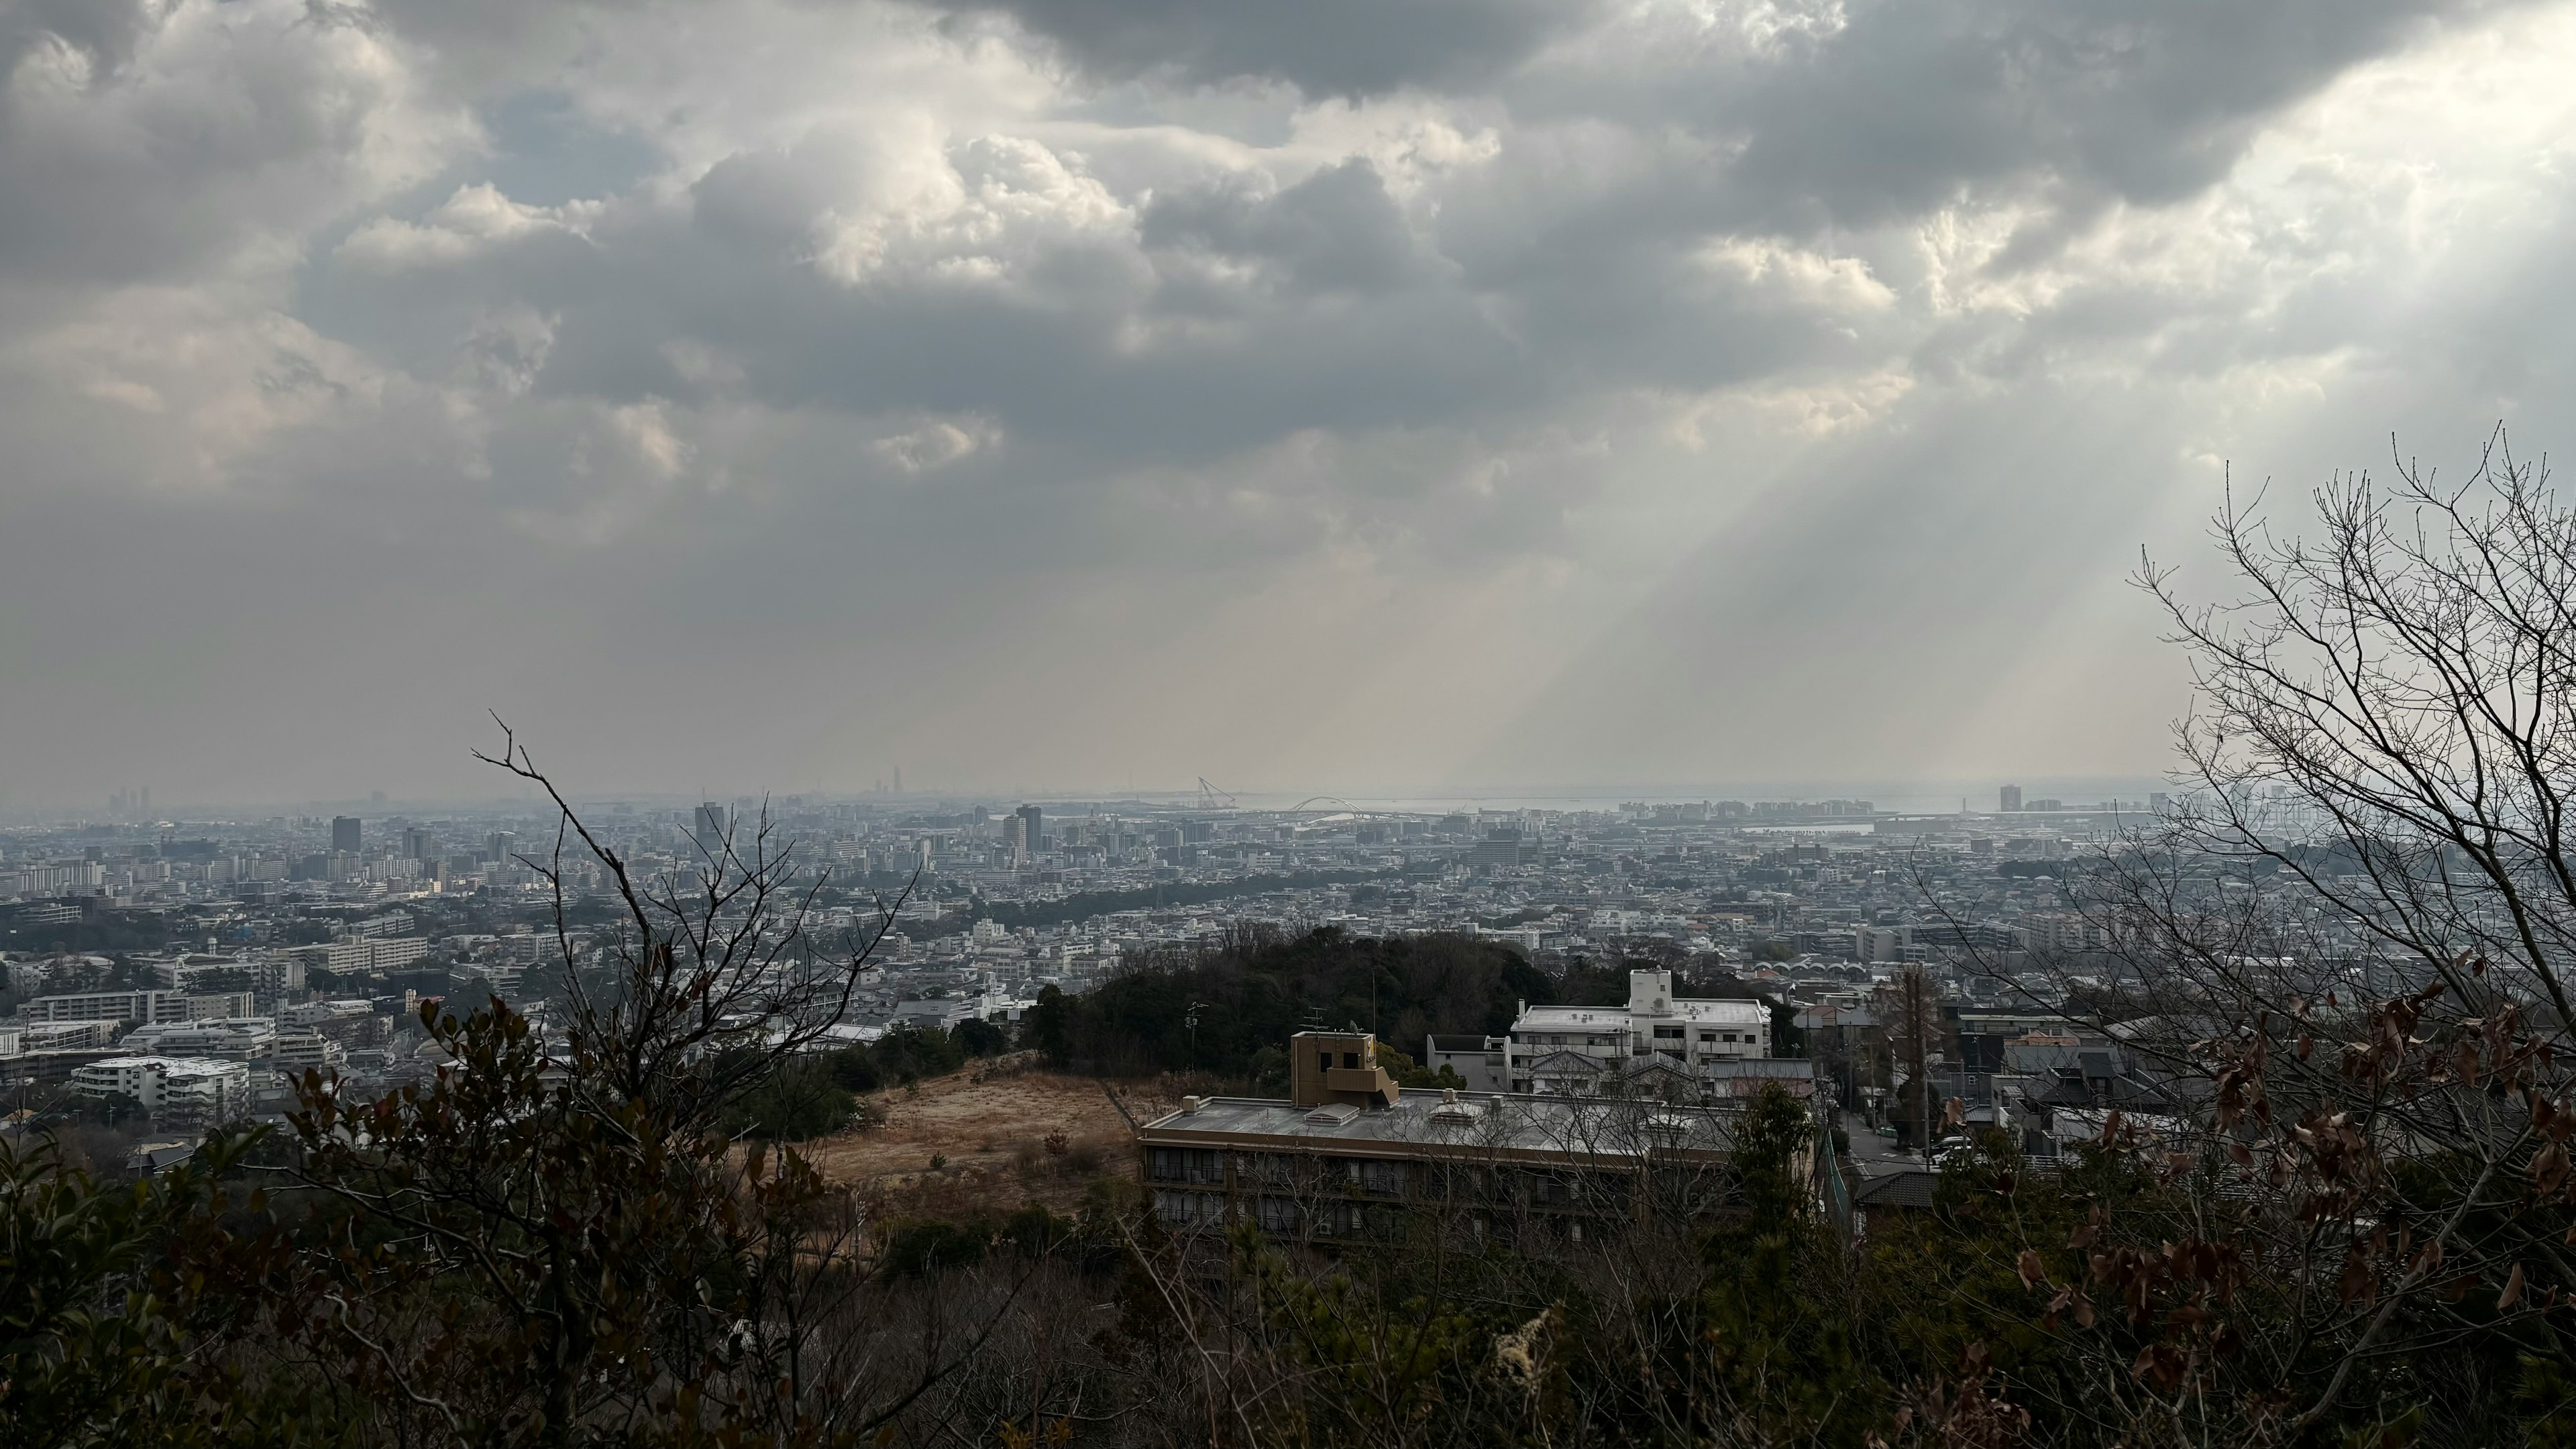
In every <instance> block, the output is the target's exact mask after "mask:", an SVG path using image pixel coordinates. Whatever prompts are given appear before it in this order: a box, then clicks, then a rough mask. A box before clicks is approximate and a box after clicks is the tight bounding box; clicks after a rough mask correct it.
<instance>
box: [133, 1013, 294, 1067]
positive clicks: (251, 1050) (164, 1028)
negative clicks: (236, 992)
mask: <svg viewBox="0 0 2576 1449" xmlns="http://www.w3.org/2000/svg"><path fill="white" fill-rule="evenodd" d="M117 1045H118V1046H119V1047H122V1048H124V1049H125V1050H126V1051H129V1052H133V1053H137V1054H139V1055H146V1056H158V1057H195V1058H205V1059H209V1060H219V1061H234V1062H247V1061H251V1060H254V1059H256V1058H259V1057H265V1056H267V1055H268V1054H269V1053H270V1052H272V1051H274V1050H276V1047H277V1023H276V1022H275V1021H272V1020H270V1019H269V1018H267V1017H265V1016H232V1017H209V1018H207V1019H205V1020H202V1021H187V1022H163V1023H160V1024H158V1025H154V1026H142V1027H137V1028H135V1029H134V1030H133V1031H132V1032H129V1033H127V1034H126V1037H125V1039H124V1040H123V1041H120V1042H118V1043H117Z"/></svg>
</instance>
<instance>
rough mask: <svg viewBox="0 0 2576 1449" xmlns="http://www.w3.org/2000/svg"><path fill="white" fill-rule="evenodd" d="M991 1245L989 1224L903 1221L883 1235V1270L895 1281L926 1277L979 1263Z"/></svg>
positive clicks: (935, 1220) (991, 1238)
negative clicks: (893, 1277) (893, 1276)
mask: <svg viewBox="0 0 2576 1449" xmlns="http://www.w3.org/2000/svg"><path fill="white" fill-rule="evenodd" d="M992 1244H993V1230H992V1227H991V1225H989V1224H984V1223H972V1222H966V1223H957V1222H949V1221H946V1220H944V1219H940V1218H930V1219H906V1220H904V1221H901V1222H898V1223H896V1224H895V1225H894V1226H893V1227H891V1228H889V1229H887V1231H886V1244H885V1264H886V1270H887V1271H888V1272H890V1273H893V1274H894V1275H895V1276H897V1277H899V1278H922V1277H927V1276H929V1275H930V1274H932V1273H936V1272H938V1271H939V1270H941V1269H943V1268H957V1267H963V1266H965V1265H967V1264H970V1263H979V1262H982V1261H983V1259H984V1251H985V1249H987V1248H989V1247H991V1246H992Z"/></svg>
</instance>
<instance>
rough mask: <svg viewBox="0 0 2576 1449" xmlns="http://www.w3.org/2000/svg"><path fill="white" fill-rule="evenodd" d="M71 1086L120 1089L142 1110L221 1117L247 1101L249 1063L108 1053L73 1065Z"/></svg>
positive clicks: (102, 1091)
mask: <svg viewBox="0 0 2576 1449" xmlns="http://www.w3.org/2000/svg"><path fill="white" fill-rule="evenodd" d="M72 1090H73V1091H75V1092H79V1093H81V1094H83V1095H85V1096H91V1097H105V1096H109V1095H112V1094H118V1093H121V1094H123V1095H125V1096H128V1097H132V1098H133V1099H134V1100H135V1101H137V1102H140V1103H142V1104H143V1106H144V1108H145V1110H147V1111H151V1112H154V1113H169V1114H172V1115H175V1116H187V1117H193V1118H195V1119H196V1120H198V1121H202V1122H220V1121H222V1120H224V1119H225V1118H227V1117H231V1116H235V1115H238V1114H239V1113H240V1112H241V1111H242V1110H243V1108H244V1107H245V1106H246V1105H247V1104H248V1102H249V1100H250V1068H248V1067H246V1066H243V1065H242V1064H241V1063H239V1062H211V1061H201V1060H197V1059H194V1058H189V1057H154V1056H131V1057H109V1058H107V1059H106V1060H105V1061H96V1062H91V1063H90V1064H89V1065H87V1066H84V1067H76V1068H74V1069H73V1071H72Z"/></svg>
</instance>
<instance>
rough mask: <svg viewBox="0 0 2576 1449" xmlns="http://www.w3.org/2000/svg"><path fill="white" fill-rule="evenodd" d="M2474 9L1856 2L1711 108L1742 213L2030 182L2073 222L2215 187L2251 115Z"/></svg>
mask: <svg viewBox="0 0 2576 1449" xmlns="http://www.w3.org/2000/svg"><path fill="white" fill-rule="evenodd" d="M2486 8H2487V7H2486V6H2485V5H2483V4H2480V3H2477V0H2467V3H2462V0H2361V3H2353V0H2279V3H2272V4H2263V5H2247V4H2240V3H2232V0H2076V3H2064V0H1947V3H1931V4H1915V3H1906V0H1863V3H1862V4H1860V5H1858V6H1856V7H1855V8H1854V10H1853V12H1852V15H1851V17H1850V21H1849V23H1848V24H1847V25H1845V26H1843V27H1842V28H1841V29H1839V30H1838V31H1836V32H1834V33H1833V34H1831V35H1830V36H1829V37H1827V38H1824V39H1822V40H1820V41H1818V42H1816V43H1815V44H1813V45H1812V46H1808V47H1800V48H1798V49H1797V50H1796V51H1794V52H1793V54H1794V56H1795V58H1794V59H1793V60H1791V61H1790V62H1789V63H1786V64H1782V65H1778V66H1772V67H1765V68H1763V69H1762V70H1760V71H1759V72H1757V74H1756V75H1755V76H1754V77H1753V78H1752V83H1751V84H1749V85H1747V86H1745V87H1744V88H1742V89H1741V90H1737V91H1730V92H1727V93H1723V94H1722V95H1721V96H1719V97H1718V98H1717V100H1718V105H1717V108H1716V110H1715V113H1714V116H1715V119H1717V120H1719V121H1720V122H1721V123H1722V124H1724V125H1726V126H1728V127H1729V128H1731V129H1732V130H1734V131H1735V132H1736V133H1737V134H1739V135H1741V136H1742V137H1743V139H1744V143H1745V144H1744V150H1743V153H1742V155H1741V157H1740V158H1739V159H1738V160H1737V161H1736V163H1735V165H1734V168H1733V181H1734V184H1735V186H1736V187H1737V188H1738V190H1739V191H1740V194H1742V195H1743V196H1745V197H1747V198H1751V199H1754V200H1755V202H1756V204H1757V207H1758V214H1759V215H1760V216H1762V217H1763V218H1765V219H1767V220H1771V221H1773V222H1774V223H1775V224H1779V225H1783V226H1791V227H1798V228H1801V229H1804V228H1811V227H1814V226H1819V225H1831V226H1844V227H1855V226H1867V225H1872V224H1875V223H1878V222H1881V221H1884V220H1886V219H1888V218H1889V217H1891V216H1904V215H1913V214H1919V213H1921V212H1923V211H1925V210H1928V209H1930V208H1934V207H1937V206H1940V205H1943V204H1945V203H1947V202H1949V201H1952V200H1954V199H1956V198H1957V197H1958V196H1959V195H1960V194H1961V193H1962V192H1965V191H1968V190H1971V189H1974V188H1978V187H1983V186H1991V185H1995V184H1998V183H2013V182H2023V181H2026V182H2031V183H2035V184H2038V185H2041V186H2043V187H2045V188H2048V189H2050V190H2052V191H2053V192H2055V193H2056V196H2057V198H2058V199H2061V200H2063V201H2064V202H2065V203H2066V204H2068V205H2071V206H2074V207H2077V208H2079V209H2084V208H2089V207H2090V206H2092V205H2095V204H2098V203H2099V202H2102V201H2107V200H2112V199H2117V200H2121V201H2126V202H2130V203H2134V204H2140V205H2157V204H2161V203H2165V202H2170V201H2175V200H2179V199H2181V198H2183V197H2186V196H2189V195H2191V194H2193V193H2195V192H2197V191H2200V190H2201V189H2203V188H2205V187H2207V186H2209V185H2210V184H2211V183H2213V182H2215V181H2216V180H2218V179H2219V178H2220V177H2221V176H2223V175H2225V174H2226V172H2227V170H2228V168H2229V167H2231V166H2232V165H2234V164H2235V161H2236V159H2237V157H2238V156H2239V155H2240V154H2241V153H2242V152H2243V150H2244V147H2245V143H2246V141H2247V139H2248V138H2249V137H2250V136H2251V135H2252V134H2253V132H2254V130H2255V128H2256V127H2257V126H2258V125H2259V124H2260V123H2261V121H2262V120H2263V119H2264V118H2265V117H2266V116H2268V115H2270V114H2272V113H2273V112H2275V111H2277V110H2278V109H2279V108H2280V107H2281V106H2283V105H2285V104H2287V103H2289V102H2291V101H2294V100H2296V99H2298V98H2300V97H2301V96H2304V95H2306V94H2308V93H2310V92H2311V91H2313V90H2315V89H2316V88H2317V87H2318V86H2320V85H2322V84H2324V83H2325V82H2326V81H2327V80H2330V79H2332V78H2333V77H2334V76H2335V75H2337V74H2338V73H2340V72H2341V71H2343V70H2344V69H2345V68H2347V67H2349V66H2351V65H2352V64H2354V63H2355V62H2357V61H2360V60H2363V59H2366V58H2368V57H2371V56H2374V55H2378V54H2382V53H2384V52H2386V51H2388V50H2389V49H2391V48H2393V47H2395V46H2396V45H2398V44H2400V43H2402V42H2404V41H2406V40H2407V39H2409V38H2411V37H2414V36H2416V35H2418V34H2419V33H2420V31H2421V28H2422V26H2423V24H2424V23H2425V22H2426V21H2428V20H2432V19H2437V18H2443V17H2448V16H2455V15H2462V14H2473V13H2475V12H2477V11H2480V10H2483V9H2486Z"/></svg>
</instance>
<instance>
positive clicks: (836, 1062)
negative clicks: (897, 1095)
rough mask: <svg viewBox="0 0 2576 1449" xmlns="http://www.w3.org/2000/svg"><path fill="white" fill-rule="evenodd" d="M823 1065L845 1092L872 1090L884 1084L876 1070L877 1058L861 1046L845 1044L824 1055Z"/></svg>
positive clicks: (882, 1078) (882, 1077) (881, 1076)
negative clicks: (845, 1045) (837, 1049)
mask: <svg viewBox="0 0 2576 1449" xmlns="http://www.w3.org/2000/svg"><path fill="white" fill-rule="evenodd" d="M823 1061H824V1065H825V1066H826V1067H827V1068H828V1069H829V1070H830V1071H831V1073H832V1080H833V1082H834V1083H835V1084H837V1085H838V1086H839V1087H840V1088H841V1090H842V1091H845V1092H873V1091H875V1090H876V1089H877V1088H879V1087H881V1086H884V1085H885V1078H884V1076H883V1075H881V1074H880V1073H879V1072H878V1071H877V1059H876V1057H875V1056H873V1055H872V1054H870V1053H869V1051H868V1049H867V1048H866V1047H863V1046H847V1047H843V1048H841V1049H840V1050H839V1051H836V1052H833V1053H831V1054H830V1055H828V1056H826V1057H825V1058H824V1059H823Z"/></svg>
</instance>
